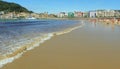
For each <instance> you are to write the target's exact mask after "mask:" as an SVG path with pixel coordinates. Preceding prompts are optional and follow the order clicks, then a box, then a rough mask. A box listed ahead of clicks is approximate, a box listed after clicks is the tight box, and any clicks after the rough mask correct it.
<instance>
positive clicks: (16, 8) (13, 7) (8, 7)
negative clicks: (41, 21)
mask: <svg viewBox="0 0 120 69" xmlns="http://www.w3.org/2000/svg"><path fill="white" fill-rule="evenodd" d="M0 11H5V12H29V13H32V11H29V10H28V9H26V8H24V7H22V6H21V5H19V4H16V3H10V2H5V1H2V0H0Z"/></svg>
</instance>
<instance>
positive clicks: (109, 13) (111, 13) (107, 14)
mask: <svg viewBox="0 0 120 69" xmlns="http://www.w3.org/2000/svg"><path fill="white" fill-rule="evenodd" d="M114 16H115V11H114V10H105V17H114Z"/></svg>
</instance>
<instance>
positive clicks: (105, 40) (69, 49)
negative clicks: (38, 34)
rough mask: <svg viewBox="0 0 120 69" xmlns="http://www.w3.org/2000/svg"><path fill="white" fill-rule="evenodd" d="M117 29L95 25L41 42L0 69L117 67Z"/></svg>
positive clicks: (89, 68) (118, 39) (119, 33)
mask: <svg viewBox="0 0 120 69" xmlns="http://www.w3.org/2000/svg"><path fill="white" fill-rule="evenodd" d="M119 35H120V31H119V28H116V27H115V28H114V31H113V28H111V26H104V25H98V24H92V23H91V24H87V25H85V26H84V27H82V28H79V29H76V30H74V31H72V32H70V33H67V34H63V35H60V36H54V37H53V38H52V39H50V40H48V41H46V42H44V43H43V44H41V45H40V46H39V47H37V48H35V49H33V50H31V51H28V52H26V53H25V54H24V55H23V56H22V57H20V58H19V59H17V60H15V61H14V62H12V63H10V64H7V65H5V66H4V67H3V68H1V69H120V65H119V64H120V55H119V53H120V44H119V41H120V37H119Z"/></svg>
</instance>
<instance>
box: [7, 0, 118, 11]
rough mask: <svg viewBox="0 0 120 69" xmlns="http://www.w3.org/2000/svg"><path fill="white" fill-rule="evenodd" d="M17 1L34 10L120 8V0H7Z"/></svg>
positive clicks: (10, 0) (9, 0)
mask: <svg viewBox="0 0 120 69" xmlns="http://www.w3.org/2000/svg"><path fill="white" fill-rule="evenodd" d="M5 1H8V2H15V3H18V4H20V5H22V6H24V7H26V8H27V9H29V10H32V11H34V12H46V11H48V12H50V13H52V12H53V13H57V12H60V11H65V12H70V11H89V10H95V9H120V0H5Z"/></svg>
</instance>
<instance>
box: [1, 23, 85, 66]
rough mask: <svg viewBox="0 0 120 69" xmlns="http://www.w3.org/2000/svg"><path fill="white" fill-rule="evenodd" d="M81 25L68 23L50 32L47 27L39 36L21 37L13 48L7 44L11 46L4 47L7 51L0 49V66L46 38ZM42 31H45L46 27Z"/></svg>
mask: <svg viewBox="0 0 120 69" xmlns="http://www.w3.org/2000/svg"><path fill="white" fill-rule="evenodd" d="M65 22H66V21H65ZM37 23H38V22H37ZM66 25H67V24H66ZM68 25H69V24H68ZM83 25H84V24H83V23H81V22H79V23H76V24H73V25H70V27H67V26H65V27H67V28H64V29H63V28H62V29H61V30H54V31H53V28H52V32H51V30H50V29H51V28H49V29H48V30H49V32H47V33H46V32H42V35H40V36H38V35H37V36H36V35H32V37H33V36H35V37H34V38H28V39H22V40H20V41H18V43H14V46H15V47H13V48H12V47H11V46H9V47H11V48H10V49H6V48H4V50H8V52H4V50H3V51H0V57H2V58H0V68H1V67H3V66H4V65H5V64H7V63H11V62H13V61H14V60H15V59H18V58H19V57H21V56H22V54H23V53H24V52H27V51H28V50H32V49H34V48H35V47H38V46H40V44H42V43H44V42H45V41H46V40H49V39H51V38H52V37H53V36H55V35H62V34H66V33H69V32H71V31H73V30H75V29H78V28H80V27H82V26H83ZM51 26H52V25H51ZM58 26H59V25H58ZM61 26H63V25H61ZM47 27H49V26H47ZM37 29H38V28H37ZM42 29H43V28H42ZM56 29H57V28H56ZM38 31H39V30H38ZM44 31H46V29H45V30H44ZM40 32H41V31H40ZM32 33H34V32H32ZM35 33H36V32H35ZM43 33H44V34H43ZM36 34H39V33H36ZM24 36H25V35H24ZM18 45H19V46H18ZM7 48H8V47H7Z"/></svg>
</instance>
